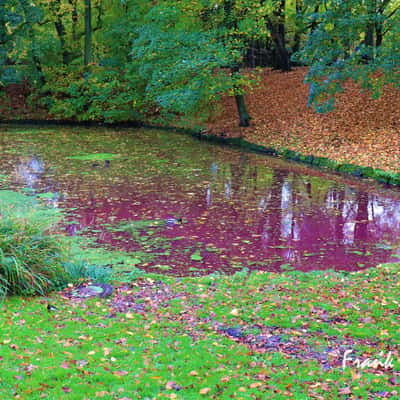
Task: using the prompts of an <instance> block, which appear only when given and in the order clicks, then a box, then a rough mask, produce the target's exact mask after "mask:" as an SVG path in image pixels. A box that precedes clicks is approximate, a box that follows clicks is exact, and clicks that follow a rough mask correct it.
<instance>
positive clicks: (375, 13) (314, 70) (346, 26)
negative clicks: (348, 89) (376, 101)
mask: <svg viewBox="0 0 400 400" xmlns="http://www.w3.org/2000/svg"><path fill="white" fill-rule="evenodd" d="M314 4H315V3H314ZM309 18H310V20H311V22H312V23H313V24H315V25H316V26H315V29H314V30H313V31H312V32H311V33H310V35H309V38H308V41H307V43H306V45H305V46H304V48H303V49H302V50H300V51H299V53H298V54H297V56H296V58H297V59H298V60H301V61H302V62H304V63H306V64H308V65H309V66H310V69H309V72H308V74H307V78H306V81H307V82H308V83H310V92H309V104H310V105H312V106H314V107H315V108H316V110H317V111H320V112H326V111H329V110H332V108H333V107H334V102H335V95H336V94H337V93H339V92H341V91H343V83H344V82H346V81H347V80H349V79H352V80H354V81H355V82H357V83H359V84H360V86H361V87H362V88H363V89H364V90H368V91H370V92H371V93H372V95H373V96H374V97H378V96H379V95H380V93H381V90H382V88H383V87H384V86H385V85H389V84H391V85H394V86H395V87H397V88H400V74H398V72H399V66H400V41H399V37H400V36H399V35H400V20H399V15H398V2H397V1H386V0H382V1H378V0H346V1H342V0H332V1H330V2H329V3H328V8H327V7H325V8H324V9H319V12H317V13H313V14H311V15H310V16H309ZM383 36H385V40H383Z"/></svg>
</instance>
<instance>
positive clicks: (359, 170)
mask: <svg viewBox="0 0 400 400" xmlns="http://www.w3.org/2000/svg"><path fill="white" fill-rule="evenodd" d="M7 124H8V125H48V126H51V125H57V126H62V125H64V126H92V127H96V126H97V127H102V126H103V127H122V128H124V127H125V128H149V129H164V130H173V131H176V132H180V133H185V134H189V135H191V136H193V137H195V138H197V139H200V140H206V141H209V142H214V143H219V144H225V145H230V146H234V147H239V148H242V149H247V150H249V151H253V152H257V153H262V154H267V155H270V156H276V157H281V158H283V159H285V160H291V161H296V162H299V163H303V164H306V165H310V166H313V167H317V168H320V169H327V170H330V171H333V172H338V173H340V174H343V175H350V176H353V177H356V178H364V179H366V178H369V179H373V180H375V181H377V182H379V183H383V184H388V185H392V186H400V173H395V172H388V171H384V170H382V169H378V168H372V167H364V166H361V165H356V164H348V163H339V162H337V161H335V160H333V159H330V158H327V157H317V156H314V155H312V154H308V155H305V154H302V153H299V152H296V151H293V150H290V149H287V148H282V149H275V148H272V147H266V146H263V145H259V144H256V143H253V142H249V141H248V140H245V139H243V138H226V137H222V136H219V135H214V134H209V133H206V132H205V130H204V129H190V128H179V127H174V126H157V125H148V124H143V123H140V122H135V121H131V122H120V123H105V122H98V121H97V122H96V121H73V120H35V119H27V120H1V119H0V126H1V125H7Z"/></svg>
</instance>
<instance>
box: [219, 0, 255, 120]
mask: <svg viewBox="0 0 400 400" xmlns="http://www.w3.org/2000/svg"><path fill="white" fill-rule="evenodd" d="M233 6H234V0H224V5H223V7H224V25H225V27H226V28H227V29H229V30H232V29H235V30H236V29H237V20H236V17H235V16H234V15H232V10H233ZM237 74H240V66H239V64H237V65H234V66H233V67H231V75H232V76H234V75H237ZM233 90H234V93H235V100H236V106H237V110H238V114H239V126H243V127H247V126H250V116H249V114H248V112H247V108H246V102H245V99H244V96H243V94H242V93H241V88H240V87H235V86H234V87H233Z"/></svg>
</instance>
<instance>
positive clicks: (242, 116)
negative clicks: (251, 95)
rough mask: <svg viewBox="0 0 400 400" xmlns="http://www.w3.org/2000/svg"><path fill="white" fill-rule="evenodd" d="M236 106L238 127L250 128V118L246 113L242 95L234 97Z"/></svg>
mask: <svg viewBox="0 0 400 400" xmlns="http://www.w3.org/2000/svg"><path fill="white" fill-rule="evenodd" d="M235 100H236V106H237V109H238V114H239V126H244V127H247V126H250V116H249V114H248V112H247V108H246V103H245V100H244V96H243V95H242V94H237V95H235Z"/></svg>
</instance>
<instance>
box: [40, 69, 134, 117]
mask: <svg viewBox="0 0 400 400" xmlns="http://www.w3.org/2000/svg"><path fill="white" fill-rule="evenodd" d="M46 77H47V78H46V80H47V81H48V83H47V84H46V85H45V86H44V87H43V88H42V93H45V94H47V97H46V98H45V99H44V100H43V102H44V103H45V104H46V105H47V106H48V108H49V110H50V113H52V114H54V115H55V116H57V117H59V118H67V119H68V118H72V119H78V120H80V121H105V122H119V121H130V120H138V119H140V114H139V104H140V98H139V97H138V94H137V90H136V88H135V87H134V86H133V83H134V82H132V80H130V79H128V78H127V77H126V76H124V73H123V72H121V71H119V70H118V69H110V68H106V67H97V68H92V70H91V71H90V72H85V71H84V70H83V69H81V68H65V69H62V68H61V69H51V70H48V71H47V74H46Z"/></svg>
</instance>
